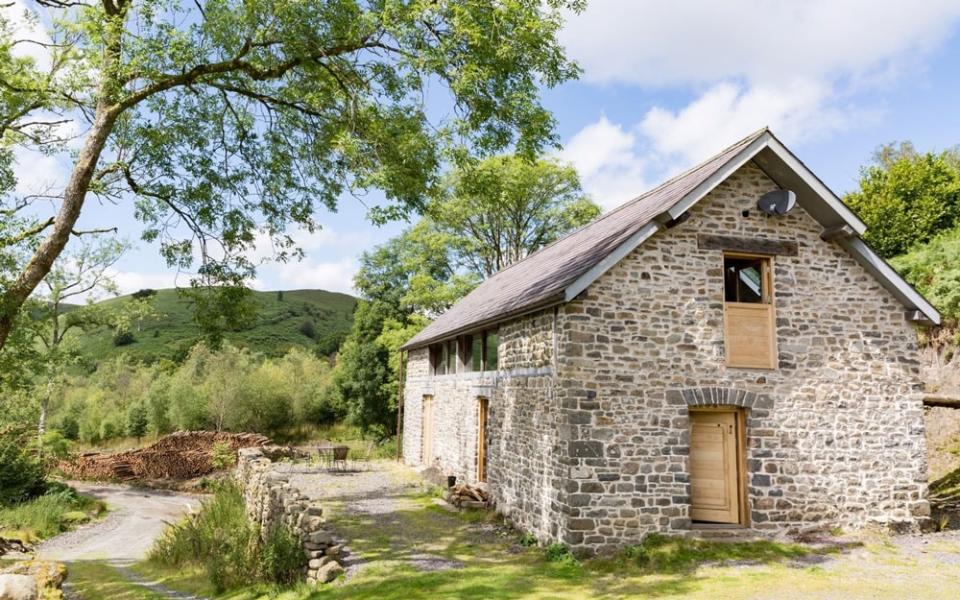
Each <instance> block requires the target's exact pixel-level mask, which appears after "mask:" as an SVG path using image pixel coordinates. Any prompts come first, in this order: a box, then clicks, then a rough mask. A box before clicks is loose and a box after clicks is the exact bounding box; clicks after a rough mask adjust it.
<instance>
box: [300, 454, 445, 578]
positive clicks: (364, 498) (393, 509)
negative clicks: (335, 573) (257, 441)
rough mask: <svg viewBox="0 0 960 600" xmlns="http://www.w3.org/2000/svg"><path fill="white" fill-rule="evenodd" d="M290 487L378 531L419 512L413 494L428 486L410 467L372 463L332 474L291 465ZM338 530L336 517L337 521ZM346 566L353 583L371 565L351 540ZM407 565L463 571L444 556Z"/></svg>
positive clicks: (414, 557) (418, 557)
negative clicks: (405, 513)
mask: <svg viewBox="0 0 960 600" xmlns="http://www.w3.org/2000/svg"><path fill="white" fill-rule="evenodd" d="M284 470H286V471H287V472H288V473H289V474H290V484H291V485H293V486H294V487H296V488H298V489H299V490H300V491H301V492H302V493H303V494H304V495H306V496H308V497H309V498H310V499H311V500H321V501H324V502H326V503H328V506H329V504H335V505H336V509H337V510H338V511H342V514H344V515H346V516H351V517H355V516H363V517H365V518H367V519H370V520H372V524H373V527H374V528H379V527H395V526H396V525H397V524H398V519H399V517H398V513H401V512H402V511H405V510H416V509H417V508H418V505H417V504H416V503H415V502H414V501H413V500H412V499H411V498H410V493H411V492H412V491H414V490H415V489H417V488H421V487H422V486H423V485H424V482H423V480H422V479H421V478H420V477H419V476H418V475H417V474H416V473H415V472H414V471H412V470H411V469H410V468H409V467H405V466H403V465H400V464H398V463H396V462H394V461H386V460H384V461H372V462H369V463H364V464H362V465H360V466H359V468H357V469H353V470H348V471H345V472H335V471H334V472H330V471H327V470H325V469H321V468H318V467H315V466H306V465H289V466H286V467H285V469H284ZM332 523H333V526H334V530H335V529H336V517H334V518H333V521H332ZM343 551H344V557H343V561H342V564H343V567H344V569H345V570H346V574H345V579H347V580H349V579H350V578H351V577H353V576H354V575H355V574H357V573H358V572H359V571H360V570H361V569H363V568H365V567H367V566H368V565H369V564H370V563H368V562H366V561H364V560H363V558H362V557H360V555H359V554H357V553H355V552H352V551H351V549H350V540H345V541H344V549H343ZM404 560H405V562H407V563H409V564H410V565H411V566H413V567H414V568H416V569H418V570H421V571H437V570H442V569H451V568H460V567H462V566H463V565H461V564H460V563H459V562H457V561H451V560H447V559H445V558H443V557H441V556H435V555H432V554H425V553H417V554H410V555H408V556H406V557H405V559H404Z"/></svg>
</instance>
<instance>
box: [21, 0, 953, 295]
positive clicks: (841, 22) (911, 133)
mask: <svg viewBox="0 0 960 600" xmlns="http://www.w3.org/2000/svg"><path fill="white" fill-rule="evenodd" d="M958 29H960V2H958V1H956V0H954V1H950V2H944V1H940V0H924V1H923V2H910V1H886V0H874V1H861V0H808V1H804V2H794V3H788V2H767V1H762V0H728V1H726V2H719V3H718V2H714V1H707V0H697V1H694V0H688V1H684V2H657V1H653V0H649V1H648V0H642V1H641V0H636V1H634V0H629V1H628V0H620V1H615V0H593V1H592V2H590V4H589V6H588V8H587V11H586V12H585V13H583V14H580V15H572V16H570V17H569V19H568V22H567V26H566V27H565V29H564V31H563V34H562V41H563V43H564V45H565V46H566V47H567V49H568V52H569V54H570V55H571V56H572V57H573V58H574V59H576V60H577V61H578V62H579V63H580V64H581V66H582V67H583V68H584V74H583V77H582V78H581V80H579V81H577V82H572V83H568V84H566V85H564V86H562V87H560V88H557V89H553V90H547V91H545V92H544V102H545V104H546V105H547V107H548V108H550V109H551V110H552V111H553V112H554V114H555V116H556V117H557V120H558V133H559V134H560V136H561V139H562V140H563V143H564V149H563V150H560V151H559V152H558V154H559V157H560V158H562V159H564V160H568V161H570V162H571V163H573V164H574V165H575V166H576V167H577V168H578V170H579V172H580V174H581V178H582V181H583V184H584V187H585V189H586V190H587V192H589V193H590V194H591V196H592V197H593V198H594V200H596V201H597V202H598V203H600V204H601V205H602V206H603V207H604V208H611V207H613V206H616V205H618V204H620V203H622V202H624V201H626V200H628V199H629V198H631V197H633V196H636V195H638V194H639V193H641V192H643V191H644V190H645V189H647V188H649V187H651V186H653V185H655V184H656V183H658V182H659V181H660V180H662V179H664V178H665V177H667V176H669V175H671V174H673V173H675V172H677V171H679V170H681V169H683V168H686V167H688V166H690V165H691V164H693V163H695V162H698V161H699V160H702V159H703V158H705V157H706V156H709V155H710V154H712V153H713V152H715V151H717V150H719V149H721V148H722V147H724V146H727V145H729V144H730V143H732V142H733V141H735V140H736V139H738V138H740V137H742V136H744V135H746V134H747V133H749V132H751V131H753V130H756V129H758V128H760V127H763V126H765V125H768V126H770V127H771V128H773V131H774V132H775V133H776V134H777V135H778V136H779V137H780V138H781V139H782V140H783V141H784V142H785V143H786V144H787V145H788V146H789V147H790V148H791V149H792V150H793V151H794V152H795V153H796V154H797V155H798V156H799V157H800V158H801V159H802V160H803V161H804V162H806V163H807V165H808V166H810V167H811V168H812V169H813V170H814V171H815V172H816V173H817V174H818V175H819V176H820V177H821V178H822V179H823V180H824V181H825V182H826V183H827V184H828V185H829V186H830V187H831V188H833V190H834V191H836V192H838V193H843V192H845V191H847V190H850V189H851V188H853V187H855V185H856V180H857V171H858V169H859V167H860V166H861V165H862V164H864V163H865V162H866V161H867V160H869V158H870V155H871V153H872V152H873V150H874V149H875V148H876V147H877V146H878V145H879V144H882V143H885V142H889V141H894V140H911V141H913V142H914V144H915V145H916V146H917V147H918V148H919V149H921V150H927V149H943V148H946V147H948V146H952V145H956V144H960V32H958ZM18 168H19V171H20V174H21V177H22V179H23V180H25V181H33V182H35V181H37V180H38V178H41V177H42V176H44V175H45V174H49V173H50V172H52V171H55V170H57V169H58V168H62V166H58V165H57V164H55V163H48V162H44V161H37V160H24V161H23V164H21V165H19V167H18ZM374 197H375V194H374ZM90 208H91V210H89V211H88V213H87V214H85V216H84V221H85V223H87V224H95V225H97V226H102V224H103V223H104V222H110V223H116V224H118V225H119V226H120V227H121V231H125V232H132V233H130V234H129V237H130V238H131V239H132V241H134V242H135V243H136V246H137V247H136V249H135V250H133V251H131V252H130V253H129V254H128V255H127V256H125V257H124V258H123V259H122V261H121V262H120V263H119V264H118V265H117V270H116V272H115V278H116V280H117V283H118V284H119V286H120V288H121V290H122V291H124V292H130V291H135V290H136V289H139V288H141V287H169V286H172V285H174V283H176V282H179V283H180V285H187V284H188V282H189V275H181V276H180V277H179V280H177V279H176V274H175V273H172V272H170V271H169V270H168V269H167V268H166V266H165V264H164V262H163V260H162V259H161V258H160V257H159V255H158V253H157V249H156V248H155V247H153V246H151V245H149V244H146V243H144V242H141V241H139V240H137V234H138V232H139V228H138V226H137V224H136V222H135V221H134V220H133V218H132V214H131V211H130V209H129V207H126V206H104V207H100V206H91V207H90ZM364 213H365V209H364V207H363V206H362V205H361V204H360V203H359V202H358V201H357V200H355V199H353V198H344V199H343V201H342V203H341V206H340V209H339V212H338V213H336V214H332V213H328V212H322V213H319V214H317V220H318V221H319V222H320V223H322V224H323V226H324V230H323V231H322V232H320V233H318V234H314V235H306V234H302V233H298V234H297V235H296V237H297V238H298V239H299V240H300V242H301V244H302V245H303V247H304V249H305V250H306V252H307V256H306V258H305V259H304V260H303V261H302V262H299V263H290V264H286V265H275V264H267V265H265V266H264V267H262V268H261V269H260V272H259V275H258V278H257V281H255V282H254V285H255V287H258V288H260V289H279V288H283V289H290V288H314V287H317V288H324V289H329V290H335V291H350V290H351V287H352V282H351V278H352V275H353V273H354V272H355V269H356V265H357V258H358V256H359V255H360V253H361V252H362V251H363V250H364V249H368V248H371V247H372V246H374V245H375V244H377V243H380V242H382V241H384V240H386V239H387V238H388V237H390V236H391V235H395V234H396V233H398V232H399V231H400V230H401V229H402V227H403V224H392V225H389V226H386V227H381V228H375V227H374V226H372V225H370V224H369V223H368V222H366V221H365V219H364ZM260 254H261V255H262V256H264V257H266V256H268V255H269V252H267V251H263V252H261V253H260Z"/></svg>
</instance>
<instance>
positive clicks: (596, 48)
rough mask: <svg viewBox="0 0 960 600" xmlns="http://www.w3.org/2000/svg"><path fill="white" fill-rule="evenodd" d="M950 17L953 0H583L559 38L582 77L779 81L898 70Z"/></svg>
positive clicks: (946, 28) (958, 13)
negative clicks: (581, 9) (582, 6)
mask: <svg viewBox="0 0 960 600" xmlns="http://www.w3.org/2000/svg"><path fill="white" fill-rule="evenodd" d="M958 17H960V3H958V2H956V1H955V0H924V1H923V2H906V1H903V0H806V1H804V2H770V1H768V0H727V1H725V2H715V1H713V0H686V1H684V2H623V1H622V0H591V2H589V3H588V6H587V9H586V11H585V12H584V13H583V14H580V15H575V16H571V17H570V18H569V19H568V22H567V25H566V27H565V28H564V31H563V33H562V35H561V41H562V42H563V43H564V44H565V45H566V47H567V49H568V51H569V52H570V54H571V55H572V56H573V57H574V58H576V59H577V60H578V61H579V62H580V64H581V65H582V66H583V67H584V69H585V73H584V79H585V80H586V81H589V82H601V83H613V82H621V83H633V84H640V85H655V86H668V85H683V84H689V83H710V82H715V81H717V80H720V79H731V78H744V79H746V80H747V81H750V82H757V81H762V82H779V81H789V80H792V79H796V78H804V79H806V78H817V79H820V78H834V77H837V76H854V77H860V76H865V75H869V74H871V73H874V74H875V73H878V72H883V71H886V70H888V69H891V68H896V67H898V66H901V65H902V64H903V63H904V61H909V60H910V59H911V58H914V57H916V56H917V55H922V54H924V53H925V52H928V51H929V50H931V49H932V48H934V47H936V46H937V45H938V44H939V43H940V42H942V41H943V40H944V39H945V38H946V36H947V35H948V34H949V32H950V30H951V28H952V26H953V24H954V22H955V21H956V19H957V18H958Z"/></svg>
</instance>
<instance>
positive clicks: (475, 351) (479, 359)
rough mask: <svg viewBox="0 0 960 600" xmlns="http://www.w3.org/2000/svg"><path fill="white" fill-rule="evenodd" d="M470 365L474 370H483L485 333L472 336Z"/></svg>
mask: <svg viewBox="0 0 960 600" xmlns="http://www.w3.org/2000/svg"><path fill="white" fill-rule="evenodd" d="M469 339H470V367H471V370H472V371H482V370H483V334H482V333H478V334H477V335H473V336H470V338H469Z"/></svg>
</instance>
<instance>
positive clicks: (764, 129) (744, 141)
mask: <svg viewBox="0 0 960 600" xmlns="http://www.w3.org/2000/svg"><path fill="white" fill-rule="evenodd" d="M764 133H770V134H771V135H772V132H771V131H770V127H769V126H767V125H765V126H763V127H761V128H760V129H758V130H756V131H754V132H753V133H751V134H750V135H748V136H746V137H744V138H741V139H739V140H737V141H736V142H734V143H732V144H730V145H729V146H727V147H726V148H724V149H723V150H720V151H719V152H716V153H714V154H713V155H711V156H710V157H709V158H706V159H704V160H703V161H701V162H699V163H697V164H695V165H693V166H692V167H689V168H688V169H686V170H685V171H682V172H680V173H678V174H676V175H674V176H673V177H671V178H669V179H667V180H666V181H663V182H661V183H660V184H659V185H657V186H655V187H652V188H650V189H649V190H647V191H645V192H643V193H642V194H640V195H639V196H636V197H635V198H632V199H630V200H627V201H626V202H624V203H622V204H620V205H618V206H616V207H615V208H612V209H610V210H609V211H607V212H605V213H603V214H602V215H600V216H599V217H597V218H596V219H594V220H592V221H590V222H589V223H586V224H584V225H581V226H580V227H577V228H576V229H573V230H571V231H568V232H567V233H566V234H565V235H563V236H561V237H559V238H557V239H555V240H553V241H552V242H550V243H549V244H547V245H546V246H541V247H540V248H537V249H536V250H535V251H534V252H531V253H530V254H528V255H526V256H524V257H523V258H521V259H520V260H518V261H516V262H513V263H510V264H509V265H507V266H506V267H504V268H502V269H500V270H499V271H497V272H496V273H494V274H493V275H491V276H490V277H488V278H487V281H489V280H490V279H493V278H494V277H496V276H498V275H500V274H501V273H505V272H506V271H509V270H510V269H512V268H513V267H515V266H517V265H519V264H520V263H522V262H524V261H526V260H527V259H529V258H531V257H533V256H536V255H537V254H540V253H541V252H543V251H544V250H546V249H547V248H550V247H551V246H553V245H555V244H558V243H560V242H562V241H563V240H565V239H567V238H568V237H571V236H573V235H576V234H577V233H579V232H580V231H582V230H584V229H586V228H587V227H592V226H593V225H595V224H596V223H599V222H601V221H604V220H606V219H607V217H609V216H611V215H613V214H614V213H618V212H621V211H622V210H623V209H625V208H627V207H629V206H633V205H634V204H636V203H637V202H640V201H641V200H643V199H644V198H646V197H647V196H650V195H652V194H653V193H655V192H656V191H657V190H660V189H662V188H664V187H666V186H667V185H669V184H671V183H673V182H675V181H677V180H679V179H682V178H683V177H686V176H688V175H690V174H691V173H693V172H694V171H696V170H697V169H701V168H703V167H704V166H706V165H707V164H709V163H710V162H711V161H713V160H716V159H717V157H719V156H721V155H723V154H725V153H727V152H729V151H731V150H733V149H734V148H736V147H737V146H741V145H744V144H747V143H750V142H753V141H754V140H755V139H757V138H759V137H760V136H761V135H763V134H764Z"/></svg>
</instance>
